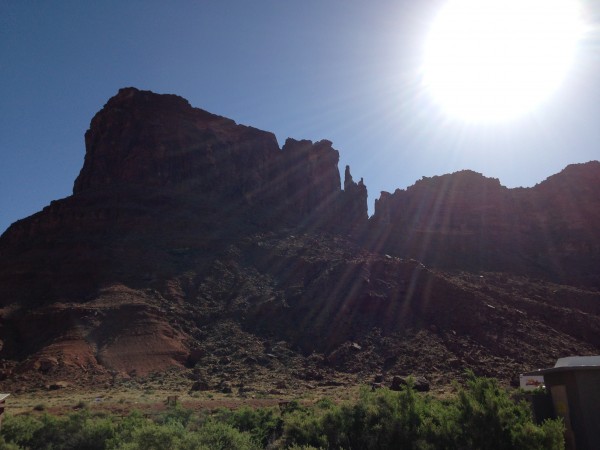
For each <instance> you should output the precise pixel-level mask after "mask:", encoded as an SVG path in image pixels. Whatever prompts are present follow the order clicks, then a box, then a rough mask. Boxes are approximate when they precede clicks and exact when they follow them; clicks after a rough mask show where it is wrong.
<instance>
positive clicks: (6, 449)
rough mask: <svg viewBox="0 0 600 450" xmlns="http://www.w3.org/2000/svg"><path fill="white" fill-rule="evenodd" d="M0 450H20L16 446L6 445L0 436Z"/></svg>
mask: <svg viewBox="0 0 600 450" xmlns="http://www.w3.org/2000/svg"><path fill="white" fill-rule="evenodd" d="M0 450H21V447H19V446H18V445H17V444H13V443H7V442H6V441H5V440H4V438H3V437H2V436H0Z"/></svg>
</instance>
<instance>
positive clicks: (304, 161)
mask: <svg viewBox="0 0 600 450" xmlns="http://www.w3.org/2000/svg"><path fill="white" fill-rule="evenodd" d="M338 162H339V153H338V151H337V150H335V149H334V148H333V147H332V143H331V142H329V141H327V140H322V141H319V142H314V143H313V142H311V141H306V140H300V141H297V140H293V139H288V140H287V141H286V142H285V144H284V145H283V147H282V148H279V145H278V143H277V141H276V139H275V137H274V135H273V134H272V133H268V132H265V131H261V130H257V129H255V128H251V127H247V126H243V125H238V124H236V123H235V122H233V121H232V120H230V119H226V118H223V117H219V116H216V115H213V114H210V113H208V112H206V111H202V110H200V109H197V108H192V107H191V106H190V105H189V103H188V102H187V101H185V100H184V99H182V98H180V97H177V96H174V95H158V94H154V93H151V92H146V91H139V90H137V89H134V88H127V89H122V90H121V91H119V93H118V94H117V95H116V96H115V97H113V98H112V99H110V100H109V101H108V103H107V104H106V105H105V106H104V108H103V109H102V110H101V111H100V112H98V113H97V114H96V116H95V117H94V118H93V120H92V122H91V125H90V129H89V130H88V132H87V133H86V153H85V161H84V165H83V168H82V170H81V173H80V174H79V176H78V177H77V179H76V181H75V184H74V189H73V195H72V196H69V197H67V198H65V199H62V200H57V201H54V202H52V203H51V204H50V205H49V206H47V207H46V208H44V209H43V210H42V211H40V212H38V213H36V214H34V215H32V216H31V217H28V218H25V219H22V220H20V221H18V222H16V223H15V224H13V225H12V226H11V227H10V228H9V229H8V230H7V231H6V232H5V233H4V234H3V235H2V236H1V237H0V344H1V345H0V359H1V361H0V382H2V378H5V381H4V382H5V383H25V384H27V383H29V384H35V383H41V382H43V380H51V379H57V378H59V377H63V378H69V379H72V380H73V379H76V380H78V382H80V383H84V384H85V383H92V384H93V383H95V382H96V381H97V380H98V379H105V380H110V379H112V380H113V381H114V379H115V378H119V377H123V378H126V377H133V376H143V375H146V374H148V373H151V372H155V371H162V370H165V369H167V368H169V367H178V368H180V369H181V368H184V367H188V368H190V370H191V368H192V367H195V369H194V370H200V369H202V370H206V371H208V372H210V375H207V377H208V378H211V377H212V378H211V379H213V380H214V382H215V383H216V380H218V379H221V380H222V379H223V378H224V377H225V378H228V377H229V378H230V377H233V376H236V377H237V376H240V377H241V376H243V377H245V379H246V380H252V379H253V377H254V378H256V377H257V376H261V375H260V374H263V375H264V376H270V375H271V374H272V373H273V371H277V373H278V374H279V375H278V376H281V377H288V380H289V383H299V381H298V380H304V381H306V380H315V379H317V380H323V379H325V380H327V377H329V378H332V377H333V378H335V377H336V376H337V375H336V374H339V373H359V374H362V375H361V376H363V381H364V377H366V376H372V374H373V372H375V371H385V372H388V373H390V374H397V373H400V374H408V373H416V374H421V375H423V374H429V375H430V376H435V377H437V379H439V380H442V381H443V380H444V379H447V378H448V377H449V375H448V374H458V373H462V372H463V370H464V368H465V367H471V368H473V369H474V370H476V371H478V372H479V373H483V374H490V375H495V376H500V377H501V378H503V379H504V380H507V379H509V378H511V377H512V376H514V374H515V373H517V372H518V371H519V370H522V369H523V368H526V369H529V368H532V367H535V365H546V364H550V363H553V360H554V359H555V358H556V357H558V356H560V355H563V354H564V353H565V352H571V353H573V352H575V353H580V354H588V353H597V352H598V349H599V348H600V319H599V317H600V308H599V307H598V306H597V305H599V304H600V298H599V295H600V294H598V287H600V280H599V278H598V273H597V270H596V268H597V267H599V263H600V260H599V257H600V256H599V255H600V244H599V241H600V235H599V234H598V233H597V230H598V229H599V227H600V205H599V197H598V192H600V163H598V162H591V163H587V164H582V165H574V166H569V167H567V168H566V169H565V170H564V171H563V172H561V173H560V174H557V175H555V176H553V177H550V178H549V179H548V180H546V181H544V182H543V183H540V184H539V185H538V186H535V187H534V188H529V189H507V188H506V187H503V186H501V185H500V182H499V181H498V180H494V179H489V178H485V177H484V176H482V175H480V174H477V173H475V172H472V171H468V170H465V171H461V172H457V173H455V174H450V175H443V176H439V177H433V178H424V179H422V180H420V181H418V182H417V183H415V185H414V186H411V187H410V188H408V189H406V190H397V191H396V192H395V193H393V194H389V193H382V195H381V197H380V198H379V200H377V202H376V210H375V215H374V216H373V217H372V218H371V219H369V218H368V215H367V189H366V186H365V184H364V182H363V180H362V179H361V180H360V181H358V182H355V181H354V179H353V177H352V175H351V173H350V168H349V167H346V169H345V173H344V182H343V189H342V185H341V179H340V173H339V170H338ZM423 263H425V265H423ZM426 266H431V267H430V268H428V267H426ZM482 271H485V272H482ZM491 271H494V273H492V272H491ZM483 275H485V276H483ZM527 277H536V278H539V279H541V281H540V280H536V281H532V280H531V279H530V278H527ZM560 283H562V285H561V284H560ZM572 324H574V325H572ZM541 341H543V342H545V346H544V347H543V348H540V346H539V342H541ZM276 348H278V349H279V350H276ZM516 348H520V349H521V351H516V350H515V349H516ZM265 355H268V356H265ZM431 374H434V375H431ZM40 380H42V381H40ZM304 381H303V382H304ZM330 381H331V380H330ZM446 381H448V380H446Z"/></svg>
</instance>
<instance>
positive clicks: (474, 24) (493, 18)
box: [423, 0, 583, 122]
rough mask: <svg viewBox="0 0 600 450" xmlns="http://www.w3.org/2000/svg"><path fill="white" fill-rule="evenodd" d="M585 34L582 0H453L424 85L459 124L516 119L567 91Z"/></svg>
mask: <svg viewBox="0 0 600 450" xmlns="http://www.w3.org/2000/svg"><path fill="white" fill-rule="evenodd" d="M582 29H583V26H582V20H581V14H580V8H579V4H578V3H577V1H576V0H449V1H448V2H447V3H446V4H445V5H444V6H443V7H442V9H441V11H440V12H439V14H438V16H437V17H436V18H435V20H434V22H433V24H432V27H431V29H430V32H429V35H428V38H427V41H426V43H425V53H424V67H423V74H424V78H423V81H424V84H425V86H426V87H427V88H428V90H429V91H430V93H431V95H432V96H433V98H434V99H435V101H436V102H437V103H438V104H439V105H440V106H441V108H442V109H443V110H444V111H445V112H446V113H448V114H450V115H451V116H453V117H458V118H460V119H463V120H467V121H472V122H495V121H505V120H510V119H513V118H515V117H518V116H520V115H523V114H525V113H527V112H529V111H531V110H532V109H533V108H535V107H536V106H537V105H538V104H539V103H540V102H541V101H543V100H544V99H545V98H547V97H548V96H549V95H550V94H552V92H553V91H554V90H555V89H556V88H557V87H558V86H559V85H560V83H561V81H562V80H563V79H564V77H565V75H566V73H567V71H568V70H569V68H570V67H571V65H572V63H573V60H574V55H575V52H576V48H577V43H578V41H579V39H580V36H581V34H582Z"/></svg>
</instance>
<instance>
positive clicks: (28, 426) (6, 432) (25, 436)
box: [2, 415, 42, 447]
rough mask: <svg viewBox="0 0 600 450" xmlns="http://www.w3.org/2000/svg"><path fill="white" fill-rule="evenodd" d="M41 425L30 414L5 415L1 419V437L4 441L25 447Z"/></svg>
mask: <svg viewBox="0 0 600 450" xmlns="http://www.w3.org/2000/svg"><path fill="white" fill-rule="evenodd" d="M41 426H42V424H41V422H40V421H39V420H37V419H36V418H35V417H32V416H11V415H7V416H6V417H5V418H4V419H3V420H2V437H3V438H4V439H5V441H6V442H11V443H13V444H16V445H19V446H21V447H25V446H28V444H29V442H31V440H32V439H33V434H34V433H35V432H36V431H37V430H38V429H39V428H41Z"/></svg>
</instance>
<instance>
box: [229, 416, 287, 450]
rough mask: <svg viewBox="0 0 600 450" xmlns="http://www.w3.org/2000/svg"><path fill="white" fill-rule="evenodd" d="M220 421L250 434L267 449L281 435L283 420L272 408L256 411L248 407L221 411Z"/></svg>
mask: <svg viewBox="0 0 600 450" xmlns="http://www.w3.org/2000/svg"><path fill="white" fill-rule="evenodd" d="M218 420H220V421H223V422H225V423H227V424H229V425H231V426H232V427H234V428H236V429H237V430H239V431H242V432H248V433H249V434H250V435H251V436H252V438H253V439H254V441H255V442H257V443H259V444H260V445H261V446H263V447H266V446H267V444H268V443H269V441H270V440H272V439H273V438H275V437H276V436H277V435H278V434H280V433H281V427H282V423H283V421H282V419H281V417H280V416H279V414H278V413H276V412H275V411H274V410H273V409H272V408H260V409H254V408H250V407H247V406H244V407H242V408H239V409H237V410H233V411H232V410H221V411H220V412H219V415H218Z"/></svg>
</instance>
